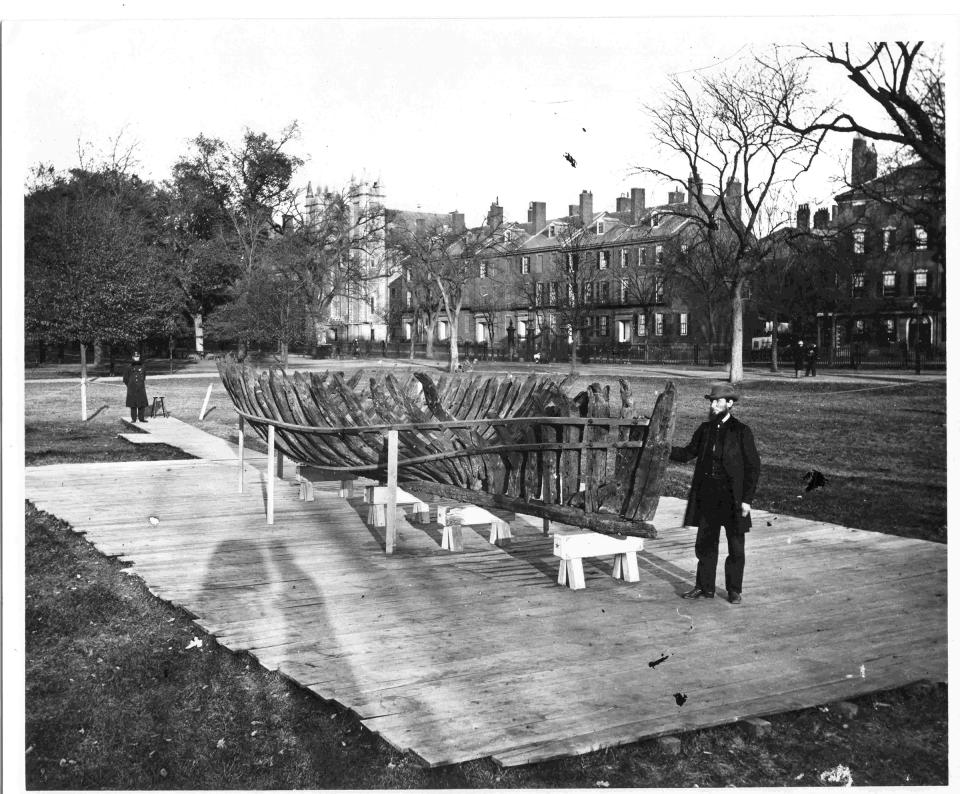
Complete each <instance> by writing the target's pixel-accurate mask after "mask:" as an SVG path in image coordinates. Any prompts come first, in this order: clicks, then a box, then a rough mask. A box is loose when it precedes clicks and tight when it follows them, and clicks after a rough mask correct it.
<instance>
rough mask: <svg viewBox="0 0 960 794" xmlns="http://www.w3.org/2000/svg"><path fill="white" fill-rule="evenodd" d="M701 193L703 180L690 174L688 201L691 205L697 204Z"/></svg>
mask: <svg viewBox="0 0 960 794" xmlns="http://www.w3.org/2000/svg"><path fill="white" fill-rule="evenodd" d="M701 193H703V180H702V179H701V178H700V177H694V175H693V174H690V178H689V179H688V180H687V203H688V204H689V205H690V206H691V207H694V206H696V203H697V197H698V196H699V195H700V194H701Z"/></svg>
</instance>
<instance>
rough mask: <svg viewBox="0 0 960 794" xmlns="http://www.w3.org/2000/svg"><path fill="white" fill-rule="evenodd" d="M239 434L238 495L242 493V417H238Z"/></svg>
mask: <svg viewBox="0 0 960 794" xmlns="http://www.w3.org/2000/svg"><path fill="white" fill-rule="evenodd" d="M239 424H240V432H239V438H238V439H237V447H238V449H237V452H238V454H239V455H240V485H239V487H238V488H237V491H238V492H239V493H243V417H242V416H241V417H240V423H239Z"/></svg>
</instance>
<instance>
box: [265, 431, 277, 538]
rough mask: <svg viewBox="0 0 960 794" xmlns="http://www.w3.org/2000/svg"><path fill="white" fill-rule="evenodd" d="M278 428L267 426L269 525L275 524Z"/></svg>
mask: <svg viewBox="0 0 960 794" xmlns="http://www.w3.org/2000/svg"><path fill="white" fill-rule="evenodd" d="M276 436H277V433H276V428H275V427H274V426H273V425H267V523H268V524H272V523H273V478H274V477H275V476H276V465H277V459H276V457H275V456H274V453H275V452H276V449H275V446H276V440H277V439H276Z"/></svg>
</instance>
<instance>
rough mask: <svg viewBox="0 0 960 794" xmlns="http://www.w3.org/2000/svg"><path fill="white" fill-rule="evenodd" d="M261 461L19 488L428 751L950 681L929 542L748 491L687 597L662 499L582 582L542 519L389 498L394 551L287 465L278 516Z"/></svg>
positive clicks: (679, 722) (406, 745)
mask: <svg viewBox="0 0 960 794" xmlns="http://www.w3.org/2000/svg"><path fill="white" fill-rule="evenodd" d="M157 421H158V422H160V421H164V420H157ZM151 424H152V423H148V425H147V426H146V428H147V429H148V432H149V430H150V425H151ZM181 424H182V423H181ZM157 431H158V436H159V435H161V434H160V433H159V431H160V428H159V427H158V428H157ZM196 432H198V433H202V431H196ZM168 443H169V442H168ZM195 448H196V449H199V447H195ZM218 448H219V447H218ZM291 468H292V467H291ZM263 469H264V463H263V461H262V460H260V461H258V462H256V463H255V464H251V465H248V466H247V467H246V475H245V477H246V480H245V488H244V493H242V494H240V493H236V492H235V484H236V462H235V458H234V462H233V464H232V465H230V464H229V463H226V462H216V461H212V460H182V461H156V462H140V463H116V464H84V465H61V466H43V467H32V468H28V469H27V471H26V496H27V498H28V499H30V500H31V501H33V502H34V503H35V504H36V505H37V507H39V508H40V509H42V510H46V511H48V512H50V513H53V514H54V515H56V516H58V517H60V518H62V519H63V520H65V521H67V522H68V523H70V524H71V525H72V526H73V527H74V528H75V529H76V530H78V531H80V532H84V533H85V534H86V537H87V538H88V539H89V540H90V541H91V542H92V543H93V544H94V545H95V546H96V547H97V548H98V549H99V550H101V551H102V552H103V553H104V554H107V555H114V556H118V557H120V558H121V559H123V560H124V561H126V562H128V563H129V564H130V568H129V570H130V572H131V573H132V574H135V575H138V576H140V577H141V578H142V579H143V581H144V582H145V583H146V585H147V586H148V587H149V588H150V590H151V591H152V592H153V593H155V594H156V595H157V596H158V597H160V598H163V599H165V600H167V601H170V602H171V603H173V604H176V605H178V606H181V607H183V608H184V609H186V610H188V611H189V612H190V613H192V614H193V615H195V616H196V622H197V623H198V624H199V625H200V626H202V627H203V628H205V629H206V630H208V631H210V632H211V633H213V634H214V635H215V636H216V637H217V640H218V641H219V642H220V643H221V644H223V645H224V646H225V647H227V648H230V649H233V650H236V651H249V652H250V653H251V654H253V655H254V656H255V657H256V658H257V659H258V660H259V661H260V662H261V664H263V665H264V666H265V667H266V668H268V669H276V670H279V671H281V672H282V673H283V674H285V675H287V676H289V677H290V678H291V679H293V680H294V681H297V682H299V683H300V684H301V685H302V686H304V687H307V688H309V689H310V690H312V691H313V692H315V693H316V694H318V695H319V696H321V697H323V698H326V699H330V700H335V701H337V702H339V703H340V704H342V705H343V706H345V707H348V708H350V709H353V710H354V711H355V712H356V713H357V714H358V715H359V716H360V717H361V718H362V719H363V720H364V723H365V725H366V726H367V727H368V728H369V729H370V730H372V731H375V732H377V733H378V734H380V735H381V736H382V737H383V738H384V739H385V740H386V741H387V742H389V743H390V744H391V745H393V746H394V747H397V748H399V749H401V750H409V751H412V752H413V753H415V754H416V755H417V756H419V757H420V758H421V759H423V761H424V762H425V763H427V764H431V765H440V764H449V763H454V762H460V761H466V760H470V759H475V758H483V757H492V758H494V759H495V760H496V761H498V762H499V763H501V764H504V765H517V764H525V763H530V762H534V761H541V760H546V759H549V758H554V757H558V756H567V755H573V754H579V753H585V752H588V751H591V750H594V749H598V748H601V747H607V746H612V745H619V744H624V743H628V742H632V741H636V740H638V739H642V738H645V737H651V736H656V735H662V734H665V733H674V732H677V731H684V730H692V729H695V728H701V727H706V726H711V725H716V724H723V723H729V722H733V721H736V720H740V719H743V718H746V717H750V716H762V715H765V714H770V713H775V712H781V711H786V710H790V709H796V708H801V707H807V706H813V705H817V704H822V703H826V702H830V701H833V700H837V699H842V698H847V697H852V696H855V695H858V694H863V693H866V692H871V691H878V690H883V689H887V688H890V687H896V686H900V685H903V684H906V683H909V682H912V681H916V680H921V679H926V678H932V679H935V680H946V676H947V645H946V638H947V622H946V621H947V581H946V571H947V553H946V551H947V550H946V546H944V545H941V544H935V543H929V542H925V541H917V540H909V539H904V538H899V537H894V536H889V535H881V534H877V533H871V532H865V531H861V530H855V529H849V528H845V527H840V526H833V525H829V524H824V523H821V522H813V521H806V520H802V519H797V518H791V517H787V516H778V517H776V518H777V520H773V518H774V517H773V516H768V515H767V514H764V513H762V512H760V511H756V512H755V515H754V525H755V527H756V528H755V529H754V531H753V532H751V533H750V534H749V535H748V536H747V570H746V576H745V589H744V593H743V599H744V600H743V604H741V605H739V606H732V605H730V604H728V603H727V602H726V601H725V600H724V599H723V598H722V597H718V598H717V599H715V600H713V601H702V600H701V601H695V602H688V601H684V600H682V599H680V598H679V594H680V593H681V592H682V591H683V590H685V589H687V588H688V587H689V586H690V583H691V582H692V580H693V573H694V570H695V567H696V560H695V557H694V553H693V541H694V532H693V531H692V530H688V529H683V528H681V527H680V522H681V520H682V515H683V503H682V502H681V501H680V500H676V499H668V498H665V499H662V500H661V506H660V509H659V511H658V513H657V516H656V519H655V523H656V525H657V527H658V529H659V530H660V533H661V537H660V538H659V539H657V540H650V541H647V542H646V544H645V550H644V551H643V552H641V553H640V555H639V561H640V562H639V565H640V582H639V583H636V584H628V583H624V582H622V581H617V580H615V579H613V578H612V577H611V575H610V573H611V568H610V566H611V565H612V560H604V559H597V560H588V561H585V564H584V569H585V573H586V578H587V589H586V590H579V591H572V590H569V589H566V588H563V587H560V586H558V585H557V584H556V580H557V565H558V561H557V559H556V558H555V557H554V556H553V538H552V537H546V536H543V535H542V534H541V533H540V530H539V521H538V520H537V521H533V522H530V523H525V522H523V521H519V520H518V521H516V522H515V523H514V539H513V542H512V544H511V545H510V546H509V548H497V547H494V546H491V545H490V544H489V543H488V542H487V538H486V537H485V536H484V535H483V534H478V533H476V532H474V531H472V530H469V529H465V530H464V552H462V553H458V554H450V553H448V552H445V551H442V550H441V549H440V534H441V530H440V527H439V525H438V524H435V523H434V524H429V525H426V526H420V525H410V524H408V523H407V522H406V521H403V520H401V521H398V527H397V530H398V537H397V548H396V552H395V553H394V555H393V556H390V557H388V556H386V555H384V553H383V548H384V530H383V529H382V528H379V529H378V528H370V527H368V526H367V525H366V524H365V522H364V521H363V520H362V519H361V515H365V510H364V509H363V508H364V506H363V503H362V499H361V498H360V496H359V495H358V496H357V497H355V498H353V499H350V500H344V499H340V498H339V497H338V496H337V490H336V489H337V484H336V483H329V484H324V483H321V484H318V485H317V488H316V501H314V502H302V501H300V500H299V499H298V498H297V490H298V489H297V486H296V483H295V482H294V481H293V479H292V473H291V478H290V480H284V481H281V482H278V484H277V491H276V513H275V523H274V524H273V525H272V526H268V525H267V524H266V522H265V495H264V494H265V483H264V473H263ZM121 485H122V487H120V486H121ZM131 494H138V495H139V497H138V498H136V499H133V500H132V499H131ZM151 516H153V517H154V518H155V519H157V520H158V522H159V523H156V524H153V523H151V522H150V517H151ZM768 520H769V521H770V523H771V524H772V526H767V522H768ZM721 571H722V563H721ZM720 582H721V584H722V572H721V578H720ZM719 595H721V596H722V593H719ZM661 657H666V659H665V660H664V661H663V662H662V663H660V664H657V665H656V666H654V667H651V666H650V663H651V662H654V661H656V660H658V659H660V658H661ZM676 693H682V694H684V695H686V696H687V699H686V701H685V702H684V704H683V705H682V706H680V705H678V704H677V699H676V698H675V694H676Z"/></svg>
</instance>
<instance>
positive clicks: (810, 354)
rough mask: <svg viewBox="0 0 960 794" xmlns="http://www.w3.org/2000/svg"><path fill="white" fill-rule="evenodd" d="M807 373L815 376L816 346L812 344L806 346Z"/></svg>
mask: <svg viewBox="0 0 960 794" xmlns="http://www.w3.org/2000/svg"><path fill="white" fill-rule="evenodd" d="M807 375H812V376H813V377H817V346H816V345H814V344H811V345H810V346H809V347H808V348H807Z"/></svg>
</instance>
